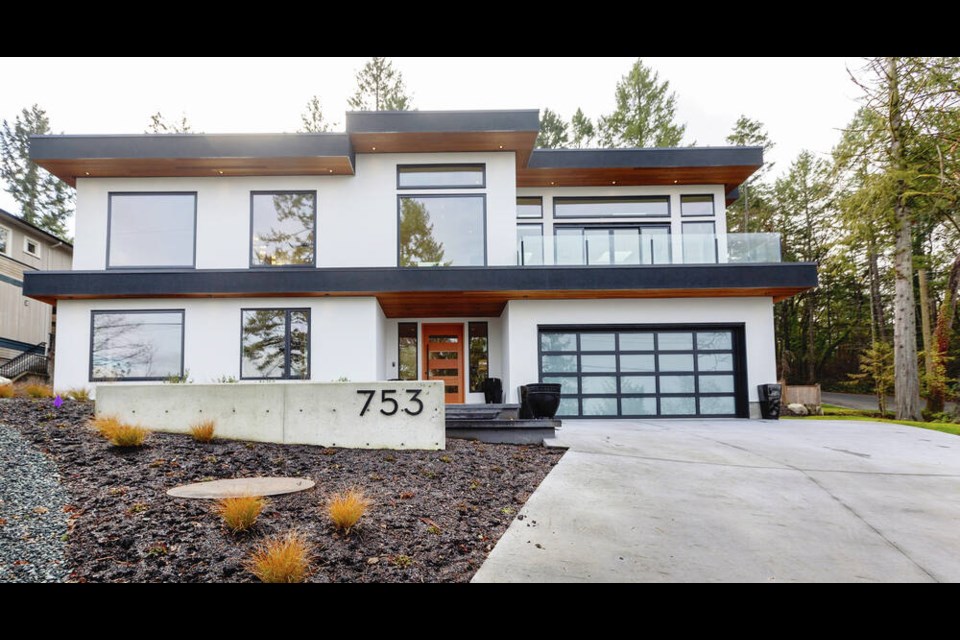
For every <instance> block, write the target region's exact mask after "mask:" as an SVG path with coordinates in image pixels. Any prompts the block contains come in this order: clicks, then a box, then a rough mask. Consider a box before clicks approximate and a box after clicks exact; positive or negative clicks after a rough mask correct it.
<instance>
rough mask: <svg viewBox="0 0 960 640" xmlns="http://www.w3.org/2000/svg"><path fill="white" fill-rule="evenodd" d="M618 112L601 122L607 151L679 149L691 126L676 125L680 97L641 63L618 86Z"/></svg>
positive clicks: (655, 73) (634, 65)
mask: <svg viewBox="0 0 960 640" xmlns="http://www.w3.org/2000/svg"><path fill="white" fill-rule="evenodd" d="M615 97H616V105H617V106H616V109H615V110H614V111H613V112H612V113H610V114H609V115H606V116H602V117H601V118H600V141H601V143H602V144H603V146H605V147H676V146H678V145H679V144H680V140H681V139H682V138H683V133H684V131H685V130H686V128H687V126H686V125H685V124H680V123H678V122H676V121H675V117H676V111H677V96H676V94H675V93H672V92H670V83H669V82H668V81H666V80H664V81H663V82H661V81H660V77H659V74H658V73H657V72H656V71H653V70H652V69H650V68H649V67H646V66H644V64H643V62H642V61H640V60H639V59H638V60H637V61H636V62H635V63H634V64H633V67H632V68H631V69H630V71H629V72H627V74H626V75H625V76H623V78H621V79H620V82H618V83H617V90H616V96H615Z"/></svg>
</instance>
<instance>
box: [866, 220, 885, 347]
mask: <svg viewBox="0 0 960 640" xmlns="http://www.w3.org/2000/svg"><path fill="white" fill-rule="evenodd" d="M867 263H868V264H869V268H870V311H871V315H872V316H873V322H874V323H875V325H874V326H875V329H876V332H877V333H876V338H875V341H877V340H879V341H880V342H886V341H887V327H886V322H885V320H884V317H883V300H882V299H881V298H880V268H879V267H878V266H877V241H876V239H875V238H874V237H873V234H871V235H870V240H869V244H868V248H867Z"/></svg>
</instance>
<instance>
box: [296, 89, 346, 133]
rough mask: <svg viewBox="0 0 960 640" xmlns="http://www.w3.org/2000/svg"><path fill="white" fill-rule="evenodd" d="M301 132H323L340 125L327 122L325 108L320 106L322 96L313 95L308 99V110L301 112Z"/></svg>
mask: <svg viewBox="0 0 960 640" xmlns="http://www.w3.org/2000/svg"><path fill="white" fill-rule="evenodd" d="M300 122H301V127H300V132H301V133H321V132H323V131H332V130H333V128H334V127H336V126H338V125H337V124H336V123H331V122H327V119H326V118H325V117H324V115H323V108H322V107H321V106H320V98H319V97H317V96H313V97H312V98H310V99H309V100H308V101H307V108H306V110H305V111H304V112H303V113H301V114H300Z"/></svg>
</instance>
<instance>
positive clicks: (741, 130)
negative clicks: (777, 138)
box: [727, 115, 774, 233]
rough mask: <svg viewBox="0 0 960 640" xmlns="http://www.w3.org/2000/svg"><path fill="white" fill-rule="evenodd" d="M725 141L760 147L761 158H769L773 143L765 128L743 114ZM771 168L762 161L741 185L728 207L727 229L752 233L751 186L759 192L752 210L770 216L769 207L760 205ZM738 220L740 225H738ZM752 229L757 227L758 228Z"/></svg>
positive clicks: (771, 165)
mask: <svg viewBox="0 0 960 640" xmlns="http://www.w3.org/2000/svg"><path fill="white" fill-rule="evenodd" d="M727 142H729V143H730V144H733V145H737V146H740V147H763V157H764V158H767V157H769V152H770V150H771V149H773V147H774V142H773V140H771V139H770V136H769V135H768V134H767V129H766V127H765V126H764V124H763V123H762V122H760V121H759V120H751V119H750V118H748V117H747V116H745V115H741V116H740V117H739V118H737V122H736V123H735V124H734V125H733V130H732V131H731V132H730V135H728V136H727ZM772 167H773V163H772V162H766V161H765V162H764V163H763V166H762V167H760V169H758V170H757V172H756V173H754V174H753V175H752V176H750V177H749V178H747V180H746V181H745V182H744V183H743V184H742V185H740V197H739V198H737V201H736V202H734V203H733V204H731V205H730V206H729V207H727V229H728V230H731V231H733V230H736V231H740V232H742V233H747V232H749V231H751V227H750V215H751V211H750V209H751V204H752V203H751V200H750V196H751V195H752V194H751V192H752V191H753V190H754V187H757V191H758V193H757V194H756V196H757V197H756V200H757V204H759V205H760V206H759V207H754V209H757V212H758V213H760V214H763V213H769V208H765V207H764V206H763V205H764V204H766V202H765V199H766V198H765V196H766V195H767V193H766V192H765V191H764V185H762V184H761V183H762V182H763V181H764V178H765V177H766V175H767V173H768V172H769V171H770V169H771V168H772ZM765 209H766V210H765ZM741 221H742V226H739V225H740V222H741ZM731 223H733V224H731ZM761 224H762V219H761ZM755 228H759V225H758V226H757V227H755Z"/></svg>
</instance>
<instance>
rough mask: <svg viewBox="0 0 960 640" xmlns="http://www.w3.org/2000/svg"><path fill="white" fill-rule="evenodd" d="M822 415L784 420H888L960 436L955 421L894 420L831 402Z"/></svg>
mask: <svg viewBox="0 0 960 640" xmlns="http://www.w3.org/2000/svg"><path fill="white" fill-rule="evenodd" d="M823 413H824V414H825V415H822V416H783V419H784V420H856V421H860V422H886V423H888V424H902V425H905V426H908V427H920V428H921V429H932V430H934V431H942V432H944V433H952V434H953V435H955V436H960V424H957V423H955V422H914V421H913V420H893V419H891V418H878V417H875V416H876V415H877V414H878V412H875V411H874V412H870V411H861V410H859V409H844V408H843V407H836V406H833V405H830V404H825V405H823Z"/></svg>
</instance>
